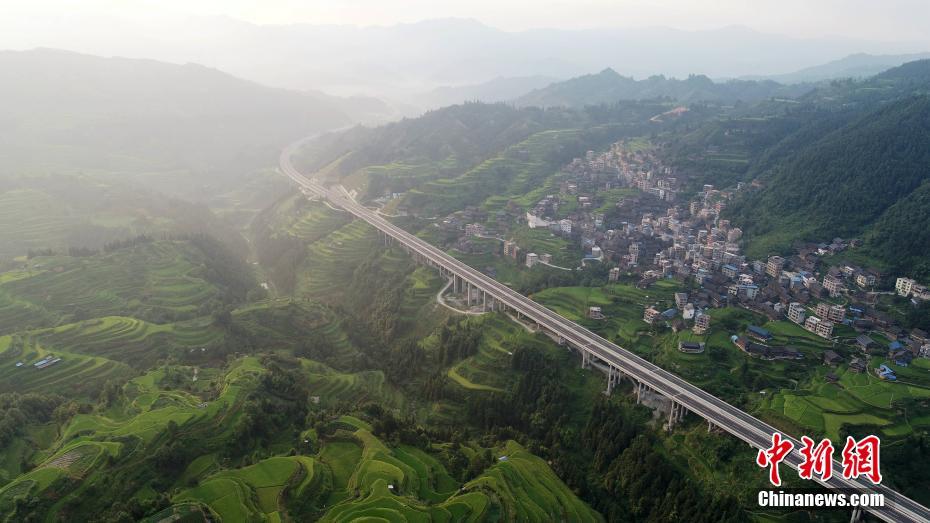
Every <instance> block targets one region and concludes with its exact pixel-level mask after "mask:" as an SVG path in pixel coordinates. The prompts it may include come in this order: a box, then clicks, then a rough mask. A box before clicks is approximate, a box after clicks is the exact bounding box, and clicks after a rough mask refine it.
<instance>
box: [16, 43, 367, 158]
mask: <svg viewBox="0 0 930 523" xmlns="http://www.w3.org/2000/svg"><path fill="white" fill-rule="evenodd" d="M0 98H2V99H3V100H4V104H3V106H2V107H0V126H2V128H3V129H4V130H5V132H4V134H3V136H2V137H0V155H2V157H3V158H4V159H5V161H4V162H3V168H2V169H0V176H2V175H11V174H25V173H47V172H69V171H73V170H87V171H95V170H99V171H111V172H112V171H141V170H148V171H151V170H156V171H159V170H161V171H164V170H175V169H195V170H196V169H199V170H222V169H226V168H232V169H234V170H242V169H247V168H249V166H256V165H267V163H268V162H269V161H271V160H273V158H274V157H275V155H276V154H277V151H278V150H279V149H280V147H281V146H282V145H283V144H286V143H287V142H289V141H290V140H293V139H295V138H296V137H299V136H303V135H306V134H310V133H313V132H319V131H324V130H327V129H332V128H336V127H339V126H344V125H347V124H349V123H352V122H353V121H357V120H359V119H362V117H363V115H364V114H367V112H368V111H372V110H374V111H377V110H384V109H385V108H384V107H383V106H381V105H379V102H372V101H370V100H357V101H352V100H345V99H338V98H336V97H332V96H327V95H323V94H320V93H306V92H296V91H289V90H284V89H278V88H272V87H265V86H262V85H259V84H256V83H253V82H251V81H247V80H242V79H239V78H236V77H234V76H232V75H229V74H227V73H225V72H221V71H218V70H216V69H213V68H210V67H206V66H202V65H196V64H185V65H175V64H168V63H164V62H158V61H155V60H139V59H127V58H102V57H97V56H90V55H85V54H79V53H74V52H69V51H61V50H54V49H36V50H33V51H3V52H0ZM356 102H358V103H356ZM350 113H352V114H351V116H350ZM48 151H55V153H54V154H49V153H48ZM230 151H235V153H233V154H230Z"/></svg>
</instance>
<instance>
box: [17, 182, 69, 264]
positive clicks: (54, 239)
mask: <svg viewBox="0 0 930 523" xmlns="http://www.w3.org/2000/svg"><path fill="white" fill-rule="evenodd" d="M37 210H41V212H36V211H37ZM0 224H2V225H0V256H3V257H7V256H15V255H20V254H24V253H25V252H26V251H28V250H29V249H43V248H48V247H56V246H61V245H65V243H66V241H67V239H68V236H69V231H70V230H71V229H72V226H73V225H74V222H73V217H71V216H68V212H67V210H66V209H64V208H63V207H62V205H61V202H60V201H58V200H56V199H55V198H53V197H52V196H50V195H48V194H46V193H44V192H41V191H37V190H34V189H16V190H10V191H3V192H0Z"/></svg>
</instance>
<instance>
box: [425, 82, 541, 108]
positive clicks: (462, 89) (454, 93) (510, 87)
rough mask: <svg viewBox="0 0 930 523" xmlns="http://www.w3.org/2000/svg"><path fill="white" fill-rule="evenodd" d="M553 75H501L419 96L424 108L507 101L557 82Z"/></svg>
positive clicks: (441, 88) (442, 88)
mask: <svg viewBox="0 0 930 523" xmlns="http://www.w3.org/2000/svg"><path fill="white" fill-rule="evenodd" d="M557 81H558V79H556V78H553V77H551V76H522V77H518V78H512V77H511V78H508V77H499V78H495V79H493V80H489V81H487V82H484V83H480V84H472V85H461V86H455V87H449V86H447V87H437V88H436V89H433V90H432V91H429V92H426V93H423V94H422V95H421V96H420V97H418V98H419V99H418V102H419V104H420V105H421V106H422V107H424V108H435V107H445V106H447V105H453V104H460V103H462V102H476V101H477V102H485V103H494V102H507V101H511V100H515V99H517V98H519V97H520V96H522V95H524V94H526V93H528V92H530V91H532V90H534V89H541V88H543V87H546V86H547V85H550V84H552V83H554V82H557Z"/></svg>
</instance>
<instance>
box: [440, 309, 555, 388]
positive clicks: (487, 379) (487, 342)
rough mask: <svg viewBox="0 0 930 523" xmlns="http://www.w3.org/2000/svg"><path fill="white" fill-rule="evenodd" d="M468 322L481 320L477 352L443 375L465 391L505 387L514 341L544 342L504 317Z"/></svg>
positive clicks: (509, 380) (509, 374) (531, 343)
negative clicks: (481, 334) (481, 332)
mask: <svg viewBox="0 0 930 523" xmlns="http://www.w3.org/2000/svg"><path fill="white" fill-rule="evenodd" d="M470 321H476V322H481V325H482V330H483V331H484V335H483V336H482V339H481V343H480V344H479V346H478V353H477V354H475V355H473V356H470V357H468V358H466V359H464V360H462V361H460V362H459V363H457V364H456V365H454V366H453V367H451V368H450V369H449V371H448V373H447V375H448V376H449V378H450V379H452V381H454V382H455V383H457V384H458V385H460V386H461V387H464V388H466V389H469V390H477V391H498V392H500V391H503V390H505V389H507V388H508V387H509V384H510V382H511V377H512V376H511V373H510V353H511V352H512V351H513V349H514V346H515V344H517V343H519V344H520V345H524V346H526V345H533V344H542V343H544V342H542V341H540V340H536V339H535V338H534V337H533V336H531V335H529V334H528V333H526V332H521V331H522V328H521V327H519V326H516V325H514V324H513V323H511V322H510V321H509V319H507V318H506V317H504V316H500V315H489V316H485V317H481V318H476V319H472V320H470Z"/></svg>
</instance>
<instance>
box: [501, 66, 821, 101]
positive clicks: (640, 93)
mask: <svg viewBox="0 0 930 523" xmlns="http://www.w3.org/2000/svg"><path fill="white" fill-rule="evenodd" d="M812 89H813V86H811V85H807V84H804V85H801V84H798V85H783V84H779V83H777V82H773V81H771V80H761V81H756V80H729V81H724V82H714V81H713V80H711V79H710V78H708V77H706V76H704V75H692V76H689V77H687V78H685V79H683V80H678V79H675V78H666V77H664V76H651V77H649V78H646V79H644V80H634V79H633V78H631V77H628V76H622V75H620V74H619V73H617V72H616V71H614V70H613V69H604V70H603V71H601V72H600V73H597V74H590V75H584V76H579V77H577V78H572V79H570V80H566V81H564V82H557V83H553V84H551V85H549V86H547V87H544V88H542V89H536V90H534V91H531V92H529V93H527V94H525V95H523V96H521V97H519V98H517V99H516V101H515V103H516V104H517V105H519V106H537V107H554V106H564V107H583V106H585V105H597V104H603V103H614V102H617V101H620V100H644V99H653V98H671V99H673V100H676V101H679V102H682V103H688V102H700V101H712V102H722V103H734V102H737V101H742V102H755V101H758V100H764V99H767V98H771V97H773V96H780V97H792V98H793V97H797V96H800V95H802V94H805V93H807V92H809V91H811V90H812Z"/></svg>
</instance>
